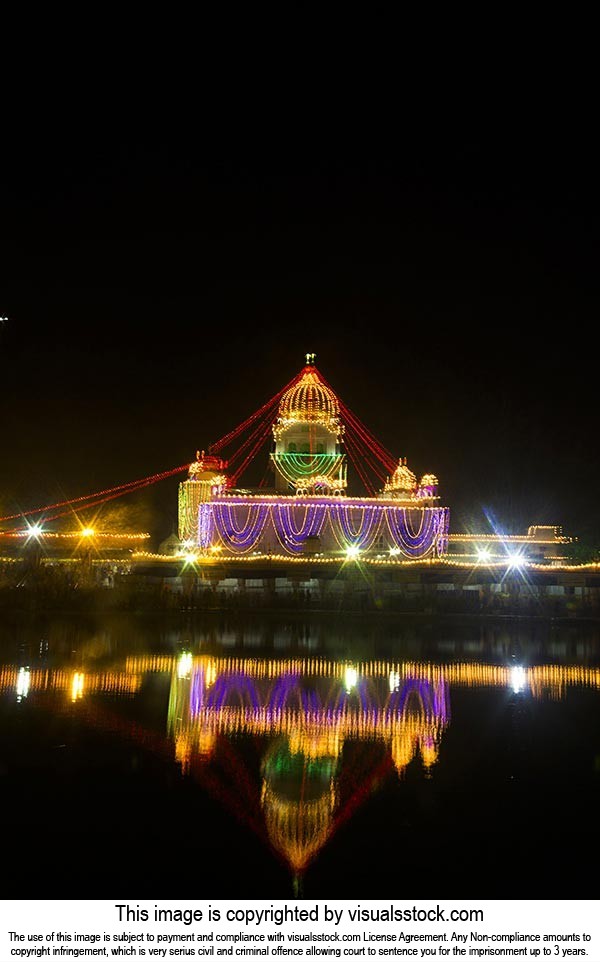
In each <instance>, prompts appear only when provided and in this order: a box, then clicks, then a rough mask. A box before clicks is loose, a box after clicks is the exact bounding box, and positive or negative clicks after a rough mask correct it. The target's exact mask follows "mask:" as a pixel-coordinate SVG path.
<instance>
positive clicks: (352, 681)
mask: <svg viewBox="0 0 600 962" xmlns="http://www.w3.org/2000/svg"><path fill="white" fill-rule="evenodd" d="M357 681H358V672H357V670H356V668H352V667H351V666H350V665H349V666H348V667H347V668H346V670H345V672H344V687H345V689H346V691H347V692H350V691H352V689H353V688H355V687H356V682H357Z"/></svg>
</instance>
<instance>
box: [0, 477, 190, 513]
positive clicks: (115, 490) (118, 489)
mask: <svg viewBox="0 0 600 962" xmlns="http://www.w3.org/2000/svg"><path fill="white" fill-rule="evenodd" d="M188 469H189V463H187V464H182V465H180V466H179V467H177V468H171V469H170V470H169V471H160V472H158V474H151V475H148V477H146V478H138V480H137V481H128V482H127V483H126V484H118V485H115V486H114V487H112V488H105V489H104V490H103V491H95V492H92V493H91V494H82V495H80V497H78V498H70V499H68V500H65V501H55V502H54V503H53V504H47V505H44V506H43V507H41V508H31V509H30V510H29V511H19V512H18V513H16V514H6V515H4V516H3V517H0V522H1V521H14V520H16V519H20V518H28V517H30V516H31V515H34V514H44V513H45V512H47V511H52V510H53V509H54V508H63V507H68V506H70V505H74V504H81V505H82V506H83V508H86V507H91V505H85V504H83V502H84V501H91V499H92V498H94V499H97V500H95V501H94V504H98V503H99V502H100V501H101V500H106V501H108V500H111V498H112V497H119V496H120V495H121V494H128V493H129V492H130V491H132V490H137V489H138V488H140V487H145V486H147V485H149V484H155V483H156V482H157V481H163V480H164V479H165V478H169V477H172V476H173V475H174V474H181V473H182V472H183V471H187V470H188ZM104 495H109V496H111V497H107V498H104V497H103V496H104ZM68 513H69V512H65V514H68ZM56 517H58V515H57V516H56Z"/></svg>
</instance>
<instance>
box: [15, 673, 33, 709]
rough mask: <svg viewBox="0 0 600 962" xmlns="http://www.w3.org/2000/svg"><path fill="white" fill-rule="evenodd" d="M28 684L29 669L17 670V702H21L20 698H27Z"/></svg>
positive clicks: (29, 677)
mask: <svg viewBox="0 0 600 962" xmlns="http://www.w3.org/2000/svg"><path fill="white" fill-rule="evenodd" d="M30 684H31V671H30V670H29V668H19V674H18V675H17V701H21V699H22V698H27V695H28V694H29V686H30Z"/></svg>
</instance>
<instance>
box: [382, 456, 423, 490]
mask: <svg viewBox="0 0 600 962" xmlns="http://www.w3.org/2000/svg"><path fill="white" fill-rule="evenodd" d="M416 487H417V478H416V475H414V474H413V473H412V471H411V470H410V468H409V467H407V464H406V458H404V459H402V458H400V461H399V464H398V467H397V468H396V470H395V471H394V473H393V475H392V477H391V478H390V480H389V481H388V482H387V484H386V485H385V490H386V491H413V490H414V489H415V488H416Z"/></svg>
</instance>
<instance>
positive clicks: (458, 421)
mask: <svg viewBox="0 0 600 962" xmlns="http://www.w3.org/2000/svg"><path fill="white" fill-rule="evenodd" d="M393 126H394V135H393V136H392V135H391V134H390V133H389V130H388V133H387V134H386V136H381V137H379V138H378V137H376V136H372V132H370V133H369V136H368V137H366V136H365V137H361V136H360V130H358V131H355V132H354V137H353V138H351V139H344V140H343V141H340V142H339V143H336V141H335V138H330V139H329V140H328V141H327V144H326V145H325V144H324V142H323V141H321V140H320V139H319V138H317V137H315V138H314V139H310V137H308V138H307V137H306V136H304V137H303V138H302V139H299V140H298V141H297V142H294V141H293V140H292V139H290V138H289V137H288V138H287V139H286V140H285V143H283V142H279V141H278V139H277V136H276V133H277V131H276V129H275V128H273V129H272V130H271V136H270V137H269V139H265V138H264V136H262V135H261V136H260V137H259V136H258V134H257V137H256V139H255V140H253V139H251V138H249V137H248V136H245V137H240V138H238V139H237V140H236V139H235V138H228V139H226V140H225V139H219V138H213V137H211V136H209V135H205V136H203V137H201V136H199V135H198V136H196V137H189V136H180V137H177V136H169V137H164V138H160V137H157V136H152V137H141V136H140V137H135V136H133V135H127V134H123V133H119V134H118V135H117V134H116V133H115V136H114V137H109V136H106V135H102V136H101V135H100V134H98V133H97V132H96V133H94V131H93V129H92V130H91V131H90V130H88V131H86V132H83V131H82V130H80V129H79V128H73V129H71V130H66V131H65V132H64V133H61V134H60V135H56V136H54V137H53V139H52V143H51V148H50V149H48V145H47V144H46V145H44V143H43V138H42V137H41V135H40V138H38V139H36V137H31V136H29V137H28V138H26V139H24V140H23V141H22V142H16V143H14V144H13V147H12V149H11V150H10V151H7V152H5V153H4V154H3V155H2V158H1V161H0V164H1V183H0V214H1V218H2V237H1V251H0V254H1V265H2V266H1V285H0V314H1V315H7V316H8V318H9V320H8V322H7V324H6V325H4V326H3V327H2V329H1V330H0V377H1V382H2V418H1V423H2V458H1V463H0V507H2V508H6V510H2V511H0V513H1V514H5V513H8V511H10V510H11V509H12V508H13V507H14V506H15V505H19V506H21V507H23V508H29V507H34V506H35V505H37V504H43V503H46V502H47V501H50V500H55V499H56V497H57V496H61V495H62V496H65V497H75V496H77V495H80V494H85V493H87V492H90V491H94V490H97V489H99V488H104V487H106V486H108V485H110V484H117V483H119V482H124V481H128V480H132V479H134V478H137V477H143V476H145V475H148V474H151V473H153V472H155V471H161V470H164V469H168V468H170V467H173V466H176V465H178V464H182V463H184V462H186V461H187V460H190V459H191V457H192V456H193V454H194V452H195V450H196V448H198V447H204V448H205V447H208V445H209V444H210V443H211V442H213V441H215V440H217V439H218V438H219V437H221V436H222V435H223V434H224V433H225V432H226V431H228V430H230V429H231V428H232V427H234V426H235V425H236V424H237V423H238V422H240V421H241V420H243V419H244V418H245V417H246V416H247V415H249V414H250V413H251V412H252V411H253V410H255V409H256V408H257V407H258V406H259V405H260V404H262V403H263V401H265V400H266V399H267V398H268V397H270V396H272V395H273V394H274V393H276V391H277V390H278V389H279V388H280V387H281V386H282V385H283V384H284V383H286V382H287V381H288V380H290V378H291V377H292V376H293V375H294V374H295V373H296V372H297V371H298V370H299V368H300V366H301V364H302V361H303V357H304V354H305V352H306V351H314V352H316V354H317V365H318V367H319V368H320V369H321V370H322V372H323V373H324V375H325V376H326V377H327V379H328V380H329V381H330V382H331V383H332V385H333V386H334V387H335V388H336V389H337V390H338V392H339V394H340V396H341V397H342V398H343V399H344V400H345V402H346V403H347V404H348V406H349V407H351V408H352V409H353V410H354V411H355V412H356V413H357V414H358V415H359V416H360V417H361V418H362V420H363V421H364V422H365V423H366V424H367V425H368V426H369V427H370V429H371V430H372V431H373V432H374V433H375V434H376V435H377V436H378V437H379V438H380V439H381V440H382V441H383V443H384V444H385V445H386V447H387V448H389V449H390V450H391V451H393V452H394V453H395V454H397V455H398V456H400V455H404V456H406V457H407V458H408V461H409V465H410V466H412V467H413V469H414V470H415V472H416V473H417V474H421V473H424V472H425V471H433V472H435V473H436V474H437V475H438V476H439V478H440V482H441V493H442V495H443V497H444V500H446V501H447V503H448V504H449V505H450V508H451V518H452V522H451V526H452V528H453V529H454V530H464V529H468V528H469V527H471V526H475V527H477V528H479V529H481V527H482V525H483V524H484V519H485V517H486V516H488V517H491V518H494V519H495V520H496V521H497V523H498V524H499V525H500V526H502V527H504V528H506V529H507V530H509V531H520V530H522V529H523V528H524V527H526V526H527V525H528V524H530V523H552V524H554V523H556V524H562V525H563V526H564V527H565V530H566V532H567V533H570V534H575V535H579V536H581V537H590V538H593V539H600V510H599V508H598V505H597V499H596V497H595V495H596V477H597V474H598V467H599V465H598V453H597V448H598V443H597V428H596V421H597V415H596V409H597V403H596V392H597V373H596V372H597V369H598V346H597V339H598V321H597V318H598V306H599V303H598V302H599V290H598V254H599V233H598V231H599V226H600V203H599V201H600V198H599V188H598V173H597V172H598V169H600V166H599V160H600V157H599V152H598V149H597V146H596V144H595V142H594V140H593V138H592V137H591V136H590V135H589V134H588V133H586V132H585V130H583V129H582V130H579V129H577V128H575V129H569V130H568V131H567V130H566V129H563V128H561V126H560V125H556V126H553V125H551V124H548V125H545V126H543V127H540V128H537V129H536V127H535V126H533V125H531V126H528V125H527V124H520V125H519V126H518V128H517V127H516V126H515V127H514V128H513V127H511V124H510V122H508V123H506V122H505V123H504V124H503V125H501V126H498V127H494V125H491V126H488V128H487V129H486V130H485V131H483V130H482V129H480V127H479V125H478V124H477V123H472V124H467V125H464V126H463V127H461V129H460V130H458V129H454V128H453V126H452V124H448V123H446V124H445V125H444V126H443V127H437V126H436V125H435V124H432V126H431V127H428V126H427V124H424V125H421V126H420V127H419V128H418V129H416V128H415V129H413V128H410V129H409V128H403V127H402V123H401V121H400V120H399V119H398V118H396V119H395V122H394V125H393ZM44 146H45V149H42V147H44ZM261 473H262V472H261ZM175 493H176V482H168V483H165V484H164V485H163V486H160V487H159V488H157V489H155V492H154V493H153V494H152V498H151V503H152V506H153V507H154V508H155V509H156V510H157V512H158V515H157V529H158V530H159V532H160V533H162V531H163V530H164V528H165V526H167V527H168V526H169V524H170V521H171V519H172V518H174V517H175V511H176V507H175V500H174V499H175Z"/></svg>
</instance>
